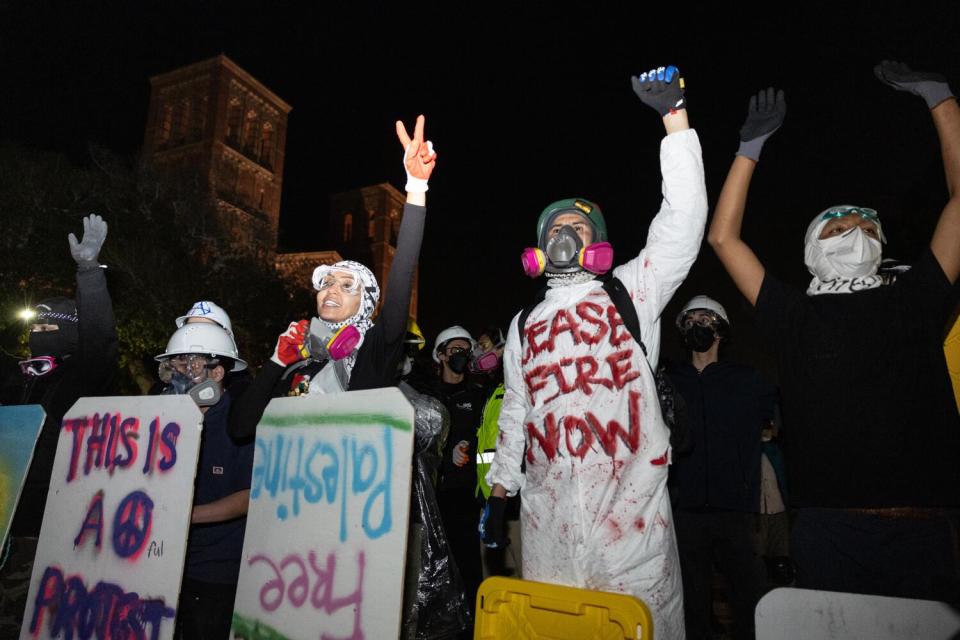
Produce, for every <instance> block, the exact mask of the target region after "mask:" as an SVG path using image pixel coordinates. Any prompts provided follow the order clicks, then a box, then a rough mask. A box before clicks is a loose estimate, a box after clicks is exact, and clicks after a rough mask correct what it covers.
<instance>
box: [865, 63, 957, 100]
mask: <svg viewBox="0 0 960 640" xmlns="http://www.w3.org/2000/svg"><path fill="white" fill-rule="evenodd" d="M873 73H874V75H875V76H877V78H879V80H880V82H882V83H883V84H886V85H890V86H891V87H893V88H894V89H896V90H897V91H906V92H908V93H912V94H913V95H915V96H920V97H921V98H923V99H924V101H926V103H927V107H928V108H930V109H933V108H934V107H935V106H937V105H938V104H940V103H941V102H943V101H944V100H946V99H947V98H952V97H953V93H952V92H951V91H950V85H948V84H947V79H946V78H944V77H943V76H942V75H940V74H939V73H931V72H929V71H912V70H911V69H910V67H908V66H907V65H905V64H904V63H902V62H894V61H893V60H884V61H883V62H881V63H880V64H878V65H877V66H875V67H874V68H873Z"/></svg>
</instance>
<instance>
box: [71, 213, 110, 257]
mask: <svg viewBox="0 0 960 640" xmlns="http://www.w3.org/2000/svg"><path fill="white" fill-rule="evenodd" d="M106 239H107V223H106V222H105V221H104V220H103V218H101V217H100V216H98V215H95V214H94V215H89V216H87V217H85V218H84V219H83V240H81V241H80V242H77V236H75V235H73V234H72V233H71V234H70V235H69V236H67V240H68V241H69V242H70V255H72V256H73V259H74V260H75V261H76V263H77V267H78V268H80V269H81V270H82V269H90V268H94V267H99V266H100V263H98V262H97V258H98V257H99V256H100V247H102V246H103V241H104V240H106Z"/></svg>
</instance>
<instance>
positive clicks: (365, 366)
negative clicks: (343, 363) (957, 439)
mask: <svg viewBox="0 0 960 640" xmlns="http://www.w3.org/2000/svg"><path fill="white" fill-rule="evenodd" d="M426 215H427V210H426V208H425V207H421V206H418V205H414V204H409V203H407V204H405V205H404V206H403V220H402V221H401V222H400V233H399V234H398V237H397V250H396V253H394V256H393V263H392V264H391V266H390V273H389V275H388V276H387V286H386V290H385V292H384V300H383V306H382V307H381V309H380V316H379V317H378V318H377V322H376V324H375V325H374V326H373V327H371V328H370V330H369V331H367V333H366V334H365V335H364V337H363V344H362V345H361V346H360V351H359V352H358V353H357V359H356V362H355V363H354V365H353V370H352V372H351V373H350V382H349V386H348V390H350V391H359V390H362V389H378V388H381V387H392V386H394V385H395V384H396V382H397V366H398V364H399V363H400V358H401V357H402V356H403V339H404V337H405V335H406V331H407V318H408V316H409V311H408V309H409V308H410V295H411V291H412V289H413V274H414V272H415V270H416V268H417V260H418V258H419V256H420V244H421V242H422V241H423V227H424V222H425V220H426ZM311 366H313V365H311ZM285 371H286V368H285V367H282V366H280V365H278V364H277V363H275V362H273V361H272V360H268V361H267V363H266V364H264V365H263V368H262V369H261V370H260V373H259V374H258V375H257V377H256V378H255V379H254V380H253V382H252V383H250V386H249V388H247V390H246V391H245V392H244V393H243V395H242V396H241V397H240V398H238V399H237V400H236V402H234V404H233V407H232V409H231V411H230V423H229V429H230V435H231V436H233V437H234V438H247V437H250V436H252V435H253V434H254V433H255V432H256V429H257V424H259V422H260V418H261V417H263V412H264V410H265V409H266V408H267V404H268V403H269V402H270V399H271V398H275V397H278V396H281V395H285V393H286V392H287V391H289V381H288V380H286V379H284V377H283V374H284V372H285ZM315 371H316V368H314V369H311V368H310V367H305V368H304V369H303V372H305V373H313V372H315Z"/></svg>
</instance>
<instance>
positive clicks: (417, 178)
mask: <svg viewBox="0 0 960 640" xmlns="http://www.w3.org/2000/svg"><path fill="white" fill-rule="evenodd" d="M424 124H425V119H424V117H423V116H422V115H421V116H418V117H417V122H416V126H415V128H414V132H413V136H412V137H411V136H410V135H409V134H408V133H407V130H406V128H405V127H404V125H403V123H402V122H400V121H397V123H396V130H397V137H398V138H399V140H400V144H401V145H402V146H403V166H404V170H405V171H406V174H407V185H406V189H407V200H406V204H405V205H404V207H403V218H402V221H401V223H400V232H399V234H398V236H397V249H396V252H395V253H394V255H393V262H392V264H391V267H390V274H389V275H388V277H387V291H388V292H389V293H388V295H387V298H386V300H385V301H384V304H383V307H382V309H381V310H380V315H379V318H378V320H377V322H376V324H374V322H373V313H374V311H375V310H376V309H377V304H378V302H379V300H380V286H379V284H378V283H377V280H376V278H375V277H374V275H373V273H372V272H371V271H370V269H368V268H367V267H365V266H364V265H362V264H360V263H359V262H354V261H352V260H342V261H340V262H337V263H336V264H332V265H320V266H319V267H317V268H316V269H315V270H314V272H313V278H312V282H313V288H314V289H315V290H316V292H317V294H316V302H317V315H316V317H314V318H312V319H311V320H309V321H308V320H301V321H299V322H291V323H290V325H289V326H288V327H287V330H286V331H285V332H284V333H283V334H282V335H281V336H280V338H279V339H278V340H277V345H276V348H275V349H274V352H273V355H272V356H271V357H270V360H269V361H267V362H266V363H265V364H264V365H263V369H262V370H261V371H260V373H259V375H257V377H256V378H255V379H254V381H253V382H252V383H251V384H250V386H249V387H248V389H247V391H245V392H244V394H243V397H242V398H240V399H238V401H237V403H236V404H235V405H234V409H233V411H232V412H231V418H230V431H231V433H232V434H234V436H235V437H247V436H250V435H252V434H253V433H254V432H255V431H256V427H257V423H259V422H260V418H261V417H262V416H263V411H264V409H266V406H267V403H268V402H269V401H270V398H272V397H275V396H278V395H296V394H300V393H338V392H341V391H355V390H361V389H376V388H381V387H390V386H394V385H395V384H396V381H397V369H398V367H399V366H400V365H401V361H402V359H403V357H404V347H405V341H404V339H405V336H406V330H407V318H408V309H409V307H410V295H411V290H412V285H413V276H414V272H415V270H416V265H417V260H418V258H419V255H420V243H421V241H422V239H423V226H424V221H425V219H426V192H427V182H428V180H429V178H430V176H431V174H432V173H433V170H434V167H435V166H436V160H437V153H436V151H434V149H433V143H432V142H430V141H428V140H425V138H424Z"/></svg>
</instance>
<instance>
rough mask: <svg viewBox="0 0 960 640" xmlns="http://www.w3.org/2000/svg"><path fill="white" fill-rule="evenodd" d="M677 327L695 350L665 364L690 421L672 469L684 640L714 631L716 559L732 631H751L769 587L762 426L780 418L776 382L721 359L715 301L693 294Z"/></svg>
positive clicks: (719, 311) (722, 336) (725, 333)
mask: <svg viewBox="0 0 960 640" xmlns="http://www.w3.org/2000/svg"><path fill="white" fill-rule="evenodd" d="M676 327H677V330H678V333H679V335H680V339H681V340H682V341H683V344H684V346H685V347H687V348H688V349H689V350H690V359H689V360H688V361H687V362H682V363H672V362H671V363H670V364H669V365H668V366H667V373H668V374H669V375H670V379H671V380H672V381H673V382H674V384H675V385H676V387H677V390H678V391H679V392H680V394H681V395H682V396H683V400H684V403H685V405H686V409H687V411H686V416H687V420H688V438H689V440H688V443H687V446H686V447H684V449H683V451H682V452H674V460H673V468H672V469H671V470H670V479H671V486H672V490H673V507H674V510H673V515H674V521H675V523H676V529H677V548H678V549H679V551H680V573H681V575H682V576H683V612H684V618H685V621H686V628H687V637H689V638H707V637H710V634H711V621H712V610H713V573H714V564H715V563H716V565H717V567H718V569H719V570H720V572H721V573H722V574H723V576H724V578H725V579H726V580H725V583H726V585H727V592H728V593H729V600H730V603H731V605H732V609H733V617H734V624H735V634H736V635H735V637H737V638H750V637H753V634H754V619H753V614H754V609H755V608H756V606H757V601H758V600H759V599H760V595H761V593H762V590H763V585H764V567H763V563H762V561H761V559H760V556H759V554H758V553H757V547H756V544H755V540H754V533H753V532H754V528H755V526H756V520H755V515H754V514H755V513H757V511H758V510H759V507H760V477H761V476H760V461H761V460H760V455H761V441H760V432H761V430H762V428H763V427H764V426H766V425H768V424H769V423H770V421H771V420H773V416H774V403H775V400H776V388H775V387H774V386H773V385H771V384H770V383H768V382H767V381H765V380H764V379H763V377H762V376H761V375H760V372H759V371H757V370H756V369H754V368H752V367H747V366H744V365H741V364H736V363H733V362H729V361H727V360H721V358H720V351H721V349H722V348H723V345H724V344H725V342H726V340H728V339H729V337H730V321H729V317H728V316H727V311H726V309H724V308H723V305H721V304H720V303H719V302H717V301H716V300H714V299H713V298H710V297H707V296H703V295H701V296H695V297H694V298H692V299H691V300H690V301H689V302H687V304H685V305H684V307H683V310H682V311H681V312H680V313H679V314H678V315H677V319H676Z"/></svg>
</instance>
